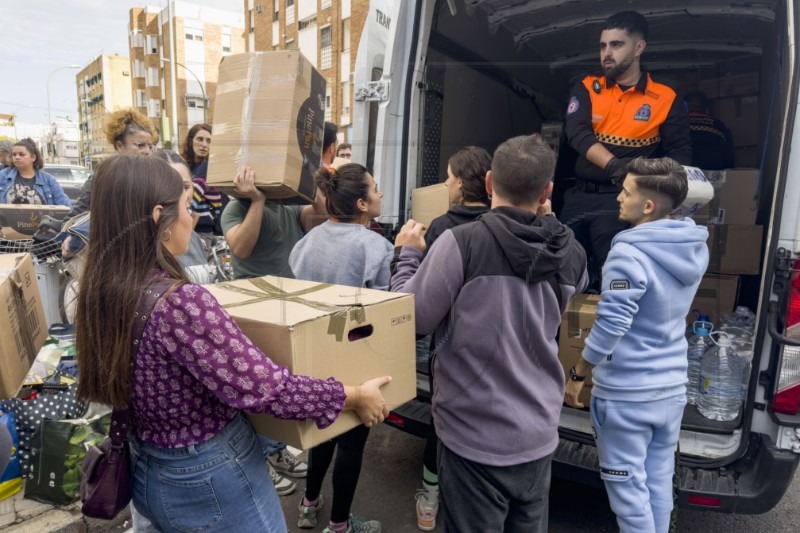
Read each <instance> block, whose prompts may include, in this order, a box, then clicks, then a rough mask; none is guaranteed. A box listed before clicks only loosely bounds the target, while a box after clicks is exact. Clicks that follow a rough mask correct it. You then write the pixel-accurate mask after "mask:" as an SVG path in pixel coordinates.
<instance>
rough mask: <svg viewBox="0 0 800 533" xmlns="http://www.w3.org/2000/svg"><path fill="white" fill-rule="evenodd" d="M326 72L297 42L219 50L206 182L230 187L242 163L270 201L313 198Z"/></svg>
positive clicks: (231, 190)
mask: <svg viewBox="0 0 800 533" xmlns="http://www.w3.org/2000/svg"><path fill="white" fill-rule="evenodd" d="M324 102H325V78H323V77H322V75H321V74H320V73H319V72H318V71H317V70H316V69H315V68H314V67H313V66H312V65H311V63H310V62H309V61H308V60H307V59H306V58H305V56H303V54H301V53H300V51H299V50H279V51H273V52H249V53H244V54H232V55H229V56H226V57H225V58H223V60H222V63H221V64H220V67H219V82H218V84H217V96H216V100H215V103H214V147H213V149H212V150H211V153H210V155H209V166H208V174H207V177H206V182H207V183H208V186H209V187H216V188H218V189H221V190H223V191H225V192H228V193H232V192H233V179H234V177H235V176H236V173H237V172H238V171H239V170H240V169H241V168H243V167H244V166H245V165H249V166H250V167H252V168H253V170H254V171H255V179H256V186H257V187H258V188H259V189H260V190H261V191H262V192H263V193H264V194H265V195H266V196H267V198H269V199H271V200H273V201H280V202H284V203H308V202H313V201H314V196H315V194H316V186H315V185H314V174H315V173H316V171H317V169H318V168H319V165H320V160H321V154H322V141H323V127H324V122H325V106H324Z"/></svg>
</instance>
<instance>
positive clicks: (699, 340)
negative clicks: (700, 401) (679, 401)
mask: <svg viewBox="0 0 800 533" xmlns="http://www.w3.org/2000/svg"><path fill="white" fill-rule="evenodd" d="M712 329H714V325H713V324H712V323H711V322H708V321H707V320H705V321H704V320H702V317H701V320H698V321H697V322H695V323H694V324H693V325H692V334H691V335H689V338H688V339H687V340H688V341H689V350H688V352H687V358H688V360H689V366H688V368H687V369H686V374H687V377H688V378H689V383H687V384H686V401H687V402H688V403H689V404H690V405H695V404H697V396H698V395H699V394H700V365H701V364H702V362H703V356H704V355H705V354H706V352H707V351H708V349H709V348H710V347H711V346H712V345H713V344H714V343H713V342H712V341H711V338H710V337H709V336H708V335H709V333H711V330H712Z"/></svg>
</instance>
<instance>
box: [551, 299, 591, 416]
mask: <svg viewBox="0 0 800 533" xmlns="http://www.w3.org/2000/svg"><path fill="white" fill-rule="evenodd" d="M598 303H600V295H599V294H579V295H577V296H575V298H573V299H572V300H571V301H570V302H569V306H568V307H567V312H566V313H564V315H563V316H562V317H561V330H560V332H559V335H558V359H559V361H561V366H562V367H564V379H565V380H566V379H567V378H569V369H570V368H572V367H573V366H574V365H575V363H577V362H578V358H579V357H580V356H581V354H582V353H583V348H584V347H585V346H586V337H588V336H589V332H590V331H591V330H592V327H593V326H594V321H595V320H596V319H597V304H598ZM591 396H592V376H591V375H588V376H586V381H585V382H584V385H583V390H582V391H581V394H580V396H578V400H580V401H581V402H582V403H583V404H584V405H585V406H586V407H587V408H588V407H589V400H590V399H591Z"/></svg>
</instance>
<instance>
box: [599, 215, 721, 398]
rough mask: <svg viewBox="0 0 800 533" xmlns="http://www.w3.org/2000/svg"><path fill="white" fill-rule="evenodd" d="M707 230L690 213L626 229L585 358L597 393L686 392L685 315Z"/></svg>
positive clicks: (607, 273)
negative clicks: (591, 365) (698, 224)
mask: <svg viewBox="0 0 800 533" xmlns="http://www.w3.org/2000/svg"><path fill="white" fill-rule="evenodd" d="M707 239H708V230H707V229H706V228H705V227H704V226H697V225H695V223H694V221H693V220H692V219H690V218H683V219H680V220H669V219H663V220H657V221H654V222H646V223H644V224H640V225H638V226H635V227H633V228H631V229H628V230H625V231H623V232H620V233H619V234H618V235H617V236H616V237H614V240H613V241H612V243H611V251H610V252H609V254H608V259H607V260H606V264H605V266H604V267H603V291H602V296H601V299H600V304H599V306H598V309H597V320H596V321H595V324H594V327H593V328H592V331H591V332H590V333H589V336H588V337H587V339H586V347H585V348H584V350H583V358H584V359H585V360H586V361H588V362H589V363H591V364H593V365H597V366H596V368H595V369H594V372H593V373H592V382H593V383H594V388H593V389H592V395H593V396H596V397H598V398H603V399H606V400H621V401H631V402H646V401H649V400H653V399H659V398H669V397H672V396H677V395H680V394H685V393H686V381H687V378H686V367H687V359H686V351H687V347H688V346H687V343H686V338H685V337H684V333H685V330H686V322H685V320H686V315H687V314H688V313H689V308H690V307H691V304H692V300H693V299H694V296H695V293H696V292H697V287H698V286H699V284H700V280H701V279H702V277H703V274H704V273H705V271H706V267H707V266H708V246H707V245H706V240H707Z"/></svg>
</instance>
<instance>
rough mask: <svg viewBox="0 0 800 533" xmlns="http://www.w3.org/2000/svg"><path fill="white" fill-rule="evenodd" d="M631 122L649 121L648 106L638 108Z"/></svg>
mask: <svg viewBox="0 0 800 533" xmlns="http://www.w3.org/2000/svg"><path fill="white" fill-rule="evenodd" d="M633 120H642V121H644V122H647V121H648V120H650V104H644V105H643V106H642V107H640V108H639V111H637V112H636V115H634V117H633Z"/></svg>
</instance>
